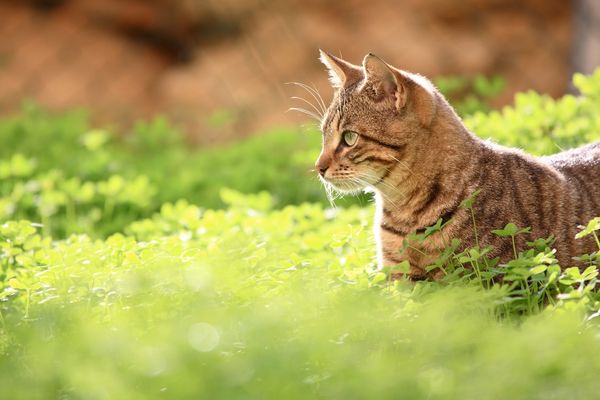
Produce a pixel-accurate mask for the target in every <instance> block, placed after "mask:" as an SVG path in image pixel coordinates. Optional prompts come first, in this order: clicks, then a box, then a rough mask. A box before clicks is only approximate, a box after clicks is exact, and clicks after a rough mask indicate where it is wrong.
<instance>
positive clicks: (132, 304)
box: [0, 191, 600, 399]
mask: <svg viewBox="0 0 600 400" xmlns="http://www.w3.org/2000/svg"><path fill="white" fill-rule="evenodd" d="M224 198H226V199H227V201H230V202H231V204H230V207H229V208H228V209H227V210H218V211H217V210H206V211H202V210H200V209H199V208H198V207H196V206H193V205H189V204H187V203H185V202H179V203H177V204H167V205H165V206H163V209H162V211H161V212H160V213H159V214H156V215H154V216H153V217H152V218H150V219H146V220H142V221H139V222H136V223H134V224H132V225H131V226H130V227H129V228H128V229H127V232H128V236H123V235H120V234H117V235H113V236H111V237H109V238H107V239H105V240H91V239H90V238H89V237H87V236H84V235H78V236H71V237H70V238H68V239H66V240H62V241H54V242H49V241H48V240H47V239H41V238H40V235H39V233H38V232H37V231H36V228H35V227H32V226H31V224H29V223H27V222H24V221H22V222H18V223H17V222H11V223H8V224H5V226H3V228H2V232H1V233H2V236H3V239H4V240H5V241H6V242H7V243H11V247H10V248H9V247H7V248H3V255H2V261H3V270H4V271H5V274H6V277H5V279H4V281H3V282H4V283H3V287H2V288H1V289H0V293H1V294H0V298H1V299H2V301H1V303H0V304H2V305H1V306H0V311H1V315H2V319H1V320H2V323H1V325H0V337H2V338H3V339H4V340H3V341H2V340H0V343H5V345H4V348H3V349H2V350H1V352H2V357H0V384H1V385H2V387H3V393H4V395H5V396H7V397H9V398H15V399H21V398H22V399H25V398H26V399H37V398H40V399H42V398H56V397H63V398H114V397H118V398H133V399H136V398H140V399H148V398H150V399H152V398H162V397H164V396H165V393H168V395H169V397H170V398H196V397H211V398H212V397H214V398H232V397H240V396H241V397H246V396H248V395H251V396H253V397H256V398H292V399H293V398H306V397H330V398H346V397H352V398H373V397H376V398H397V396H398V393H403V394H405V395H406V396H408V397H409V398H414V399H420V398H423V399H425V398H439V399H454V398H456V399H465V398H466V399H469V398H472V399H480V398H497V397H498V396H500V397H502V398H505V397H506V398H523V399H525V398H527V399H529V398H539V399H543V398H547V397H548V396H552V395H557V393H565V394H567V393H568V394H569V395H570V396H575V397H578V398H589V397H593V396H594V395H595V393H596V390H597V387H596V383H595V382H596V380H595V373H596V371H597V368H599V367H600V364H599V363H598V361H597V360H600V344H599V342H598V341H597V339H596V335H597V328H596V327H595V326H594V325H592V322H587V323H582V321H583V318H584V316H585V313H586V311H587V309H588V306H589V304H590V301H592V300H593V299H594V296H595V295H594V294H593V293H592V291H591V290H590V287H591V286H590V285H592V284H594V283H595V282H596V276H595V274H596V273H597V272H595V271H596V270H595V267H594V268H593V269H592V268H590V269H589V270H586V271H583V272H581V273H580V272H579V270H574V269H569V270H566V271H564V272H563V273H559V274H560V278H558V280H559V281H558V283H555V285H554V286H553V288H554V289H556V290H557V291H558V292H556V293H555V292H551V294H552V295H556V294H558V296H554V297H550V296H546V298H547V299H549V298H552V299H553V302H552V303H550V306H548V307H546V308H545V309H542V308H541V307H540V308H539V309H537V312H538V315H537V316H535V317H528V318H527V319H523V320H519V319H516V318H517V316H518V314H519V313H521V312H527V310H525V309H523V308H522V307H521V306H518V304H520V303H519V300H520V297H518V296H521V297H524V296H525V293H521V292H519V291H515V290H513V289H511V284H512V282H513V281H510V282H508V283H506V284H503V285H500V284H499V285H496V286H493V287H491V288H487V289H483V287H482V286H481V285H480V282H479V281H478V280H477V279H476V278H475V277H469V271H470V269H466V268H463V275H462V277H459V276H458V275H453V274H454V271H450V270H448V271H447V272H448V276H447V277H446V278H445V279H442V281H441V282H421V283H418V284H416V285H413V284H410V283H408V282H405V281H402V280H401V281H394V282H390V281H389V280H388V279H387V278H386V276H385V274H382V273H381V272H378V271H376V270H375V269H374V263H373V261H372V260H373V257H372V255H373V248H372V244H371V243H370V233H369V232H370V230H371V229H370V228H371V227H370V224H371V214H372V210H370V209H361V208H356V207H354V208H350V209H346V210H339V211H337V212H332V211H331V210H327V209H323V207H322V206H321V205H318V204H304V205H301V206H288V207H285V208H283V209H281V210H273V209H271V208H270V203H271V201H272V200H271V199H269V198H268V195H266V194H260V195H257V196H252V197H251V198H249V199H247V200H248V201H247V202H248V204H254V205H255V207H248V206H243V205H242V200H243V196H242V195H240V194H239V193H233V192H230V191H227V192H224ZM7 249H9V250H7ZM10 249H18V250H17V251H14V250H10ZM15 254H16V255H15ZM470 255H473V253H472V252H471V253H470ZM19 256H20V257H19ZM460 257H461V256H459V255H457V258H460ZM475 257H477V255H475ZM532 257H533V258H535V257H538V256H537V255H536V256H535V257H534V256H532ZM548 257H549V259H548V260H544V259H539V260H535V261H532V265H533V264H535V265H536V266H537V269H535V268H536V267H533V266H532V267H531V268H530V269H529V275H528V276H529V277H535V276H541V275H544V273H545V272H546V271H545V270H542V269H541V268H540V266H547V268H548V270H549V269H552V268H554V267H555V264H554V262H553V261H552V255H551V254H550V255H549V256H548ZM521 259H522V260H525V259H527V260H529V256H528V255H523V256H522V257H521ZM400 268H401V266H400ZM522 268H523V266H509V269H510V272H507V273H506V275H505V279H506V280H507V281H508V280H509V279H507V277H508V276H509V274H513V275H514V274H517V270H519V269H522ZM554 272H556V271H553V273H554ZM519 273H520V274H522V272H519ZM520 276H521V275H519V277H518V278H515V279H516V280H518V279H521V278H520ZM547 281H549V280H548V279H546V280H545V281H543V282H547ZM555 282H556V278H555ZM547 292H550V291H547ZM532 293H533V292H532ZM507 310H508V313H507ZM592 321H593V320H592ZM584 349H585V354H586V356H585V357H582V356H581V353H580V352H581V351H583V350H584Z"/></svg>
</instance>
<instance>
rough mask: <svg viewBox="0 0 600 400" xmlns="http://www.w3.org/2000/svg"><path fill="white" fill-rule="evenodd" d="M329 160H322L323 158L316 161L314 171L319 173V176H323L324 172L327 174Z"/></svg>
mask: <svg viewBox="0 0 600 400" xmlns="http://www.w3.org/2000/svg"><path fill="white" fill-rule="evenodd" d="M329 164H330V162H329V160H328V159H326V158H325V159H324V158H319V159H318V160H317V163H316V164H315V169H316V170H317V171H318V172H319V174H320V175H321V176H325V172H327V169H328V168H329Z"/></svg>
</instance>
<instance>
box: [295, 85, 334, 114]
mask: <svg viewBox="0 0 600 400" xmlns="http://www.w3.org/2000/svg"><path fill="white" fill-rule="evenodd" d="M287 84H288V85H296V86H299V87H301V88H302V89H304V90H306V91H307V92H308V93H309V94H310V95H311V96H312V98H313V99H315V101H316V102H317V103H318V104H319V107H320V108H321V114H325V112H326V111H327V107H325V103H323V99H322V98H320V94H319V93H318V92H317V91H316V90H315V89H313V88H311V87H310V86H308V85H307V84H305V83H301V82H287Z"/></svg>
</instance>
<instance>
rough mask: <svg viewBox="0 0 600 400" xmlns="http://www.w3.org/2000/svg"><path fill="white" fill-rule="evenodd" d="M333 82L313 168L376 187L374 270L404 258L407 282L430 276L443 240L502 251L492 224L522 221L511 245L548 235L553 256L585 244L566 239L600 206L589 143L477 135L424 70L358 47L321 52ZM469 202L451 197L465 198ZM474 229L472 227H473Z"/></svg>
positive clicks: (599, 178)
mask: <svg viewBox="0 0 600 400" xmlns="http://www.w3.org/2000/svg"><path fill="white" fill-rule="evenodd" d="M320 60H321V62H323V64H325V66H326V67H327V69H328V72H329V76H330V81H331V84H332V86H333V88H334V89H335V93H334V96H333V100H332V102H331V104H330V105H329V107H328V108H327V109H326V111H325V113H324V116H323V118H322V120H321V131H322V133H323V146H322V150H321V154H320V155H319V158H318V160H317V162H316V165H315V168H316V171H317V172H318V174H319V177H320V178H321V180H322V181H323V182H324V183H325V184H326V185H327V186H330V187H333V188H334V189H335V190H337V191H339V192H342V193H352V192H357V191H361V190H365V189H370V190H371V191H373V192H374V193H375V203H376V212H375V223H374V228H375V238H376V243H377V262H378V265H379V267H383V266H390V265H395V264H398V263H400V262H402V261H405V260H407V261H408V262H409V263H410V270H409V273H408V276H409V277H410V278H411V279H413V280H420V279H426V278H433V279H435V278H437V277H439V272H438V273H437V274H430V273H427V272H426V269H425V267H426V266H428V265H430V264H431V263H432V261H433V260H435V259H436V258H437V257H438V256H439V254H440V252H441V251H442V250H443V249H444V247H445V245H446V244H447V243H448V242H449V240H450V239H451V238H458V239H460V240H461V243H462V244H461V246H462V248H468V247H471V246H474V245H476V244H478V245H479V246H480V247H481V248H484V247H486V246H490V245H491V246H493V251H492V252H491V253H490V257H499V259H500V262H507V261H508V260H510V259H512V258H513V257H514V256H513V254H514V253H513V246H512V242H511V239H510V238H505V237H499V236H497V235H495V234H493V233H492V230H494V229H501V228H503V227H504V226H505V225H506V224H507V223H509V222H512V223H514V224H515V225H517V226H518V227H519V228H525V227H530V228H531V231H530V233H529V234H524V235H519V236H517V242H516V245H517V247H518V248H519V249H525V248H526V242H527V241H528V240H532V239H534V238H547V237H549V236H550V235H554V236H555V238H556V241H555V243H554V248H555V249H556V252H557V253H556V256H557V260H558V261H559V263H560V265H561V266H562V267H563V268H565V267H567V266H571V265H576V264H575V261H574V260H573V259H572V257H574V256H578V255H581V254H585V253H590V252H592V251H594V250H597V248H595V242H594V240H593V239H591V238H589V237H586V238H582V239H578V240H576V239H575V235H576V233H577V232H578V231H579V228H578V227H579V226H580V225H585V224H587V222H588V221H589V220H590V219H592V218H593V217H596V216H599V215H600V142H598V143H595V144H590V145H587V146H584V147H581V148H578V149H575V150H569V151H565V152H562V153H559V154H556V155H554V156H549V157H533V156H530V155H528V154H525V153H524V152H522V151H520V150H518V149H512V148H507V147H503V146H500V145H497V144H494V143H491V142H489V141H484V140H482V139H480V138H478V137H477V136H475V135H474V134H473V133H471V132H469V130H468V129H467V128H466V127H465V125H464V124H463V123H462V121H461V119H460V117H459V116H458V115H457V114H456V112H455V111H454V109H453V108H452V106H450V104H449V103H448V101H447V100H446V99H445V98H444V96H443V95H442V94H441V93H440V92H439V91H438V90H437V89H436V88H435V87H434V85H433V84H432V83H431V82H430V81H429V80H427V79H426V78H424V77H423V76H420V75H417V74H413V73H410V72H407V71H403V70H400V69H397V68H395V67H392V66H390V65H388V64H387V63H386V62H384V61H383V60H382V59H380V58H379V57H377V56H375V55H373V54H368V55H366V56H365V58H364V60H363V63H362V66H358V65H353V64H351V63H349V62H347V61H344V60H342V59H341V58H338V57H335V56H333V55H331V54H328V53H326V52H324V51H320ZM475 193H478V194H477V197H476V199H475V201H474V203H473V207H472V210H473V215H474V217H475V221H476V229H474V226H473V218H472V215H471V211H470V210H468V209H466V208H464V207H461V203H462V202H463V201H464V200H465V199H468V198H470V197H471V196H473V195H474V194H475ZM440 218H442V220H443V222H444V224H445V225H444V226H443V228H442V229H441V231H440V232H438V233H435V234H433V235H432V236H430V237H428V238H427V239H426V240H425V241H424V242H423V243H421V244H420V245H419V247H415V248H413V247H412V246H411V247H409V248H407V249H406V251H403V252H401V251H400V250H401V249H402V247H403V241H404V240H405V238H407V236H408V235H409V234H410V233H411V232H421V231H423V229H424V228H425V227H427V226H431V225H434V224H435V223H436V221H438V219H440ZM474 232H477V236H476V235H475V234H474Z"/></svg>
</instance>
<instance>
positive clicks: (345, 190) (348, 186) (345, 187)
mask: <svg viewBox="0 0 600 400" xmlns="http://www.w3.org/2000/svg"><path fill="white" fill-rule="evenodd" d="M326 182H327V183H329V184H330V185H331V186H332V187H333V188H334V189H335V191H336V192H338V193H341V194H350V195H355V194H358V193H360V192H362V191H363V190H364V189H365V186H362V185H358V184H356V183H355V182H348V181H342V180H340V181H334V180H327V181H326Z"/></svg>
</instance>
